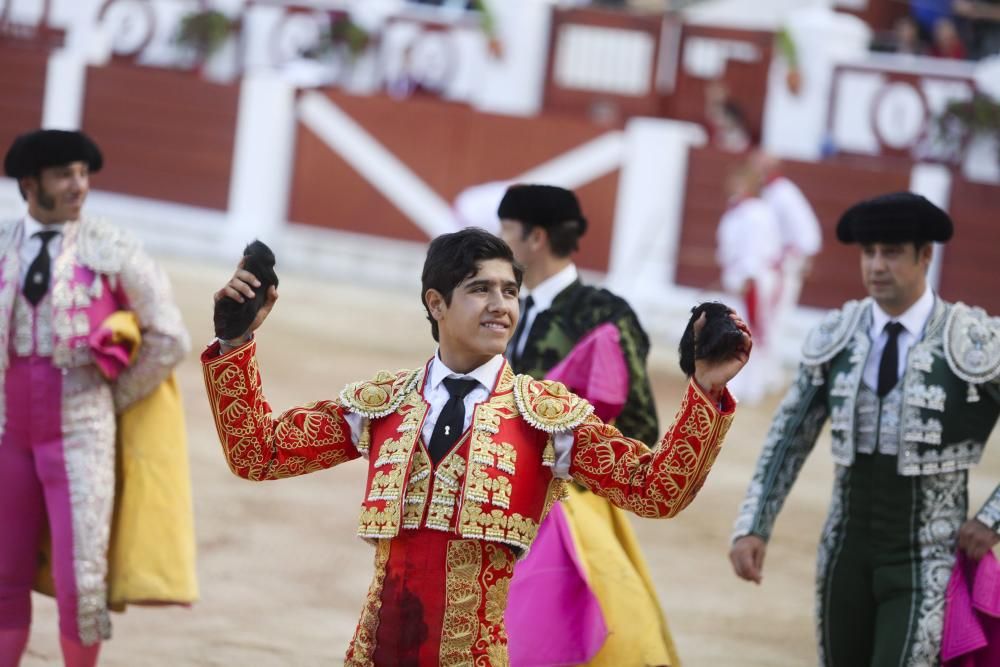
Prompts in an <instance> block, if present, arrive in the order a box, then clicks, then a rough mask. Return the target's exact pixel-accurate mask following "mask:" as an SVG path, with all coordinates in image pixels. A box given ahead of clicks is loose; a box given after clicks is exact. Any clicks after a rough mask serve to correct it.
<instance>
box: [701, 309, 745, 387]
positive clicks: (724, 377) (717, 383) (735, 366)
mask: <svg viewBox="0 0 1000 667" xmlns="http://www.w3.org/2000/svg"><path fill="white" fill-rule="evenodd" d="M730 317H731V318H732V319H733V322H735V323H736V326H737V328H738V329H739V330H740V331H742V332H743V347H742V348H741V349H740V350H739V351H738V352H736V353H735V354H734V355H733V356H731V357H729V358H726V359H723V360H721V361H712V360H709V359H695V362H694V381H695V382H697V383H698V386H700V387H701V388H702V389H704V390H705V392H706V393H707V394H708V395H709V397H710V398H711V399H712V400H713V401H715V402H719V401H720V400H722V392H723V391H724V390H725V388H726V384H728V382H729V381H730V380H732V379H733V378H734V377H736V374H737V373H739V372H740V370H741V369H742V368H743V367H744V366H745V365H746V363H747V361H749V359H750V350H751V349H752V348H753V337H752V336H751V335H750V327H748V326H747V324H746V322H744V321H743V320H742V319H741V318H740V316H739V315H737V314H736V313H731V314H730ZM704 327H705V314H704V313H702V315H701V317H699V318H698V320H697V321H696V322H695V323H694V336H695V342H696V343H697V340H698V334H699V333H700V332H701V330H702V329H703V328H704Z"/></svg>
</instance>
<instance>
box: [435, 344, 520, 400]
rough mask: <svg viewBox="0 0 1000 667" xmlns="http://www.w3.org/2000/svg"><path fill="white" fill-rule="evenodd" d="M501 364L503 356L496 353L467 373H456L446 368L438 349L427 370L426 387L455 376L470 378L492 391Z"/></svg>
mask: <svg viewBox="0 0 1000 667" xmlns="http://www.w3.org/2000/svg"><path fill="white" fill-rule="evenodd" d="M502 366H503V356H502V355H499V354H498V355H496V356H494V357H493V358H492V359H490V360H489V361H487V362H486V363H485V364H483V365H482V366H480V367H479V368H476V369H474V370H472V371H469V372H468V373H456V372H455V371H453V370H451V369H450V368H448V367H447V366H446V365H445V363H444V362H443V361H441V353H440V351H438V352H437V353H435V355H434V358H433V359H432V360H431V367H430V369H428V371H427V388H428V389H430V390H434V389H437V387H438V385H440V384H441V382H443V381H444V379H445V378H448V377H456V378H471V379H473V380H476V381H477V382H479V384H481V385H482V386H483V387H485V388H486V391H493V387H495V386H496V383H497V375H498V374H499V373H500V368H501V367H502Z"/></svg>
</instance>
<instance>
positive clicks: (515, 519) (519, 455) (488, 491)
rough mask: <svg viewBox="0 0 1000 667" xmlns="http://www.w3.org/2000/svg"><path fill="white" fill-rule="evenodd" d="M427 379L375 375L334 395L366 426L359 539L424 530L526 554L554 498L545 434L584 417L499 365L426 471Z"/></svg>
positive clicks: (575, 403) (563, 398) (577, 405)
mask: <svg viewBox="0 0 1000 667" xmlns="http://www.w3.org/2000/svg"><path fill="white" fill-rule="evenodd" d="M425 380H426V367H425V368H424V369H420V370H419V371H403V372H400V373H397V374H389V373H383V374H380V375H379V376H377V377H376V378H375V379H374V380H371V381H367V382H359V383H355V384H352V385H348V386H347V387H346V388H345V389H344V391H343V392H342V393H341V396H340V399H341V403H342V404H343V405H344V407H345V408H346V409H348V410H350V411H353V412H356V413H359V414H362V415H364V416H366V417H368V418H369V423H368V428H367V429H366V431H365V432H364V433H363V434H362V436H361V439H360V441H359V443H358V450H359V451H360V452H361V453H362V454H367V455H368V458H369V465H368V483H367V486H366V489H365V497H364V500H363V501H362V511H361V518H360V521H359V525H358V534H359V535H360V536H361V537H364V538H366V539H381V538H391V537H395V536H396V535H398V534H399V531H400V529H416V528H422V527H427V528H433V529H435V530H443V531H447V532H451V533H454V534H456V535H459V536H461V537H464V538H476V539H485V540H491V541H496V542H502V543H505V544H508V545H510V546H512V547H515V548H516V549H520V550H523V549H527V548H528V546H529V545H530V544H531V541H532V540H533V539H534V537H535V534H536V533H537V531H538V525H539V524H540V523H541V520H542V518H543V517H544V516H545V514H546V513H547V512H548V510H549V508H550V507H551V506H552V503H553V502H554V501H555V500H557V499H558V498H559V497H560V496H561V493H562V483H561V480H557V479H555V478H554V477H553V475H552V465H553V464H554V463H555V449H554V448H553V445H552V434H553V433H555V432H558V431H568V430H570V429H572V428H574V427H575V426H577V425H579V424H580V423H582V422H583V421H584V420H585V419H586V418H587V417H588V416H589V415H590V412H591V410H592V408H591V407H590V406H589V405H588V404H587V403H586V402H584V401H581V400H580V399H578V398H577V397H575V396H573V395H572V394H570V393H569V392H568V391H566V389H565V388H564V387H563V386H562V385H560V384H557V383H542V382H538V381H535V380H533V379H531V378H530V377H528V376H516V375H514V373H513V371H512V370H511V368H510V366H509V365H508V364H507V363H504V365H503V367H502V369H501V371H500V373H499V374H498V375H497V383H496V386H495V387H494V388H493V391H492V392H491V393H490V396H489V397H488V398H487V399H486V400H485V401H484V402H482V403H479V404H477V405H476V407H475V409H474V412H473V416H472V422H471V425H470V426H469V429H468V430H467V431H466V432H465V433H463V434H462V436H461V438H460V439H459V440H458V442H457V443H456V444H455V446H454V447H453V448H452V450H451V451H450V452H449V453H448V454H447V455H446V456H445V457H444V458H443V459H442V460H441V461H440V462H439V463H438V465H437V466H436V468H434V469H433V470H432V467H431V462H430V457H429V455H428V453H427V448H426V446H425V445H424V443H423V442H422V439H421V436H420V434H421V428H422V426H423V421H424V419H425V417H426V415H427V411H428V405H427V402H426V401H425V400H424V397H423V384H424V382H425Z"/></svg>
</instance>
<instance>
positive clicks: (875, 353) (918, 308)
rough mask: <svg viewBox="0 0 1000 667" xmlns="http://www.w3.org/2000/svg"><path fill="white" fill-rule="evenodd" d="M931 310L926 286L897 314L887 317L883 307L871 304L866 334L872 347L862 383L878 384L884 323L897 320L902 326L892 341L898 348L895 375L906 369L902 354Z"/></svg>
mask: <svg viewBox="0 0 1000 667" xmlns="http://www.w3.org/2000/svg"><path fill="white" fill-rule="evenodd" d="M933 310H934V292H932V291H931V288H930V287H928V288H926V289H925V290H924V293H923V295H921V297H920V298H919V299H917V302H916V303H914V304H913V305H912V306H910V307H909V309H907V311H906V312H905V313H903V314H902V315H900V316H899V317H890V316H889V315H888V314H887V313H886V312H885V311H884V310H882V309H881V308H879V305H878V304H877V303H873V304H872V326H871V329H869V330H868V335H869V337H871V339H872V347H871V350H870V351H869V352H868V359H867V360H866V361H865V371H864V375H862V379H863V380H864V381H865V384H866V385H868V386H869V387H871V388H872V389H876V388H878V367H879V364H880V363H881V361H882V350H884V349H885V345H886V343H887V342H888V341H889V334H888V333H887V332H886V331H885V325H886V324H888V323H889V322H899V323H900V324H902V325H903V330H902V331H900V332H899V338H897V339H896V345H897V346H898V349H899V366H898V369H897V374H896V377H897V378H900V377H902V376H903V371H905V370H906V355H907V354H909V352H910V348H911V347H913V344H914V343H916V342H917V341H918V340H920V339H921V338H923V336H924V327H926V326H927V320H929V319H930V317H931V312H933Z"/></svg>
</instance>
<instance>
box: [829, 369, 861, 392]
mask: <svg viewBox="0 0 1000 667" xmlns="http://www.w3.org/2000/svg"><path fill="white" fill-rule="evenodd" d="M854 383H855V379H854V375H853V374H852V373H845V372H840V373H837V376H836V377H835V378H834V379H833V388H832V389H830V395H831V396H840V397H848V396H851V395H852V394H853V393H854Z"/></svg>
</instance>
